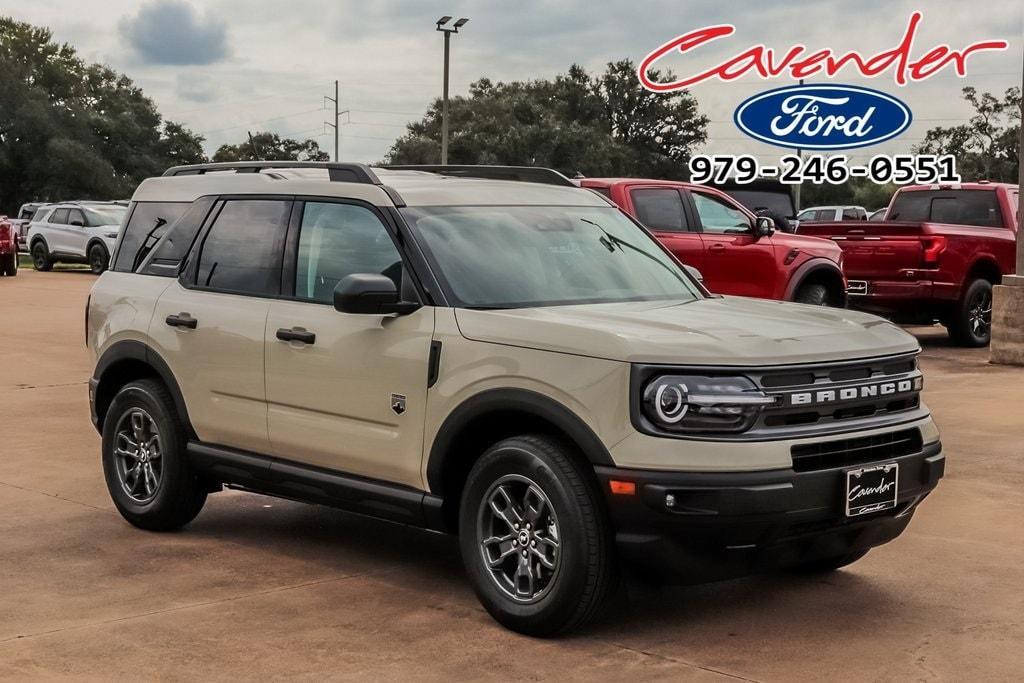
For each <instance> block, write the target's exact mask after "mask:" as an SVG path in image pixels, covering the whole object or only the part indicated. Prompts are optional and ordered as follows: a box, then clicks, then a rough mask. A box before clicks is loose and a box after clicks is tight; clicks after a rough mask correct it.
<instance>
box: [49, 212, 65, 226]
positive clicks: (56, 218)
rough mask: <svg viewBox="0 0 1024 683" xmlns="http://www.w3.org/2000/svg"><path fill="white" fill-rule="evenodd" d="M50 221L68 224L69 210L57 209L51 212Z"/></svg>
mask: <svg viewBox="0 0 1024 683" xmlns="http://www.w3.org/2000/svg"><path fill="white" fill-rule="evenodd" d="M49 222H50V223H59V224H60V225H67V222H68V210H67V209H57V210H55V211H54V212H53V213H51V214H50V220H49Z"/></svg>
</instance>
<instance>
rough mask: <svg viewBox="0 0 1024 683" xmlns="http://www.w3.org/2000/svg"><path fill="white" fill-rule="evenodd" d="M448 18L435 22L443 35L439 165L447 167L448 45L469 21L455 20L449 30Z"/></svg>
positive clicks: (449, 19)
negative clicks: (442, 92) (442, 91)
mask: <svg viewBox="0 0 1024 683" xmlns="http://www.w3.org/2000/svg"><path fill="white" fill-rule="evenodd" d="M451 20H452V18H451V17H449V16H444V17H441V18H440V19H438V20H437V30H438V31H440V32H441V33H443V34H444V95H443V97H442V99H441V165H442V166H447V165H448V54H449V44H450V42H451V37H452V34H453V33H458V32H459V29H460V28H462V27H463V26H465V25H466V22H468V21H469V19H466V18H465V17H463V18H461V19H458V20H456V22H455V23H454V24H452V26H451V27H450V28H449V27H447V26H446V24H447V23H448V22H449V21H451Z"/></svg>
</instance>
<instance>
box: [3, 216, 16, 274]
mask: <svg viewBox="0 0 1024 683" xmlns="http://www.w3.org/2000/svg"><path fill="white" fill-rule="evenodd" d="M17 274H18V233H17V231H16V230H15V229H14V225H12V224H11V221H10V219H8V218H7V216H0V275H17Z"/></svg>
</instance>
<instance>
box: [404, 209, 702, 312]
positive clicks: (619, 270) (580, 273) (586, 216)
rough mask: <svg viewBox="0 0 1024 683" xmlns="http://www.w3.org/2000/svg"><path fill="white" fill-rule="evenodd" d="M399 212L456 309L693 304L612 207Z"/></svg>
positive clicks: (689, 292)
mask: <svg viewBox="0 0 1024 683" xmlns="http://www.w3.org/2000/svg"><path fill="white" fill-rule="evenodd" d="M402 212H403V214H404V215H405V219H406V221H408V223H409V225H410V226H411V227H412V229H413V230H414V231H415V232H416V233H417V234H418V235H419V238H420V239H419V241H420V242H421V243H422V244H423V246H424V248H425V250H426V251H427V256H428V258H429V259H430V260H431V262H432V263H431V265H432V266H433V267H434V270H435V271H436V272H437V273H438V276H439V278H440V279H441V280H442V286H444V287H445V288H446V290H447V294H448V295H449V297H450V298H451V299H453V302H454V303H455V305H459V306H465V307H469V308H520V307H528V306H553V305H562V304H585V303H610V302H616V301H652V300H681V301H692V300H694V299H697V298H699V297H700V294H699V290H698V289H697V287H696V285H694V284H693V283H692V281H691V280H690V279H689V278H688V277H687V276H686V275H685V274H684V273H683V271H682V269H681V268H680V267H679V266H678V265H677V264H676V262H675V261H674V260H673V259H672V258H671V257H670V256H668V254H666V253H665V251H664V250H663V249H662V248H661V247H660V246H659V245H658V244H657V243H656V242H655V241H654V239H653V238H652V237H650V236H649V235H648V234H647V233H646V232H644V231H643V230H642V229H640V228H639V227H638V226H637V225H636V224H634V223H633V222H632V221H630V220H629V219H628V218H626V217H625V216H624V215H623V214H622V213H620V212H619V210H618V209H615V208H613V207H608V208H604V207H572V206H452V207H447V206H446V207H415V208H406V209H403V210H402Z"/></svg>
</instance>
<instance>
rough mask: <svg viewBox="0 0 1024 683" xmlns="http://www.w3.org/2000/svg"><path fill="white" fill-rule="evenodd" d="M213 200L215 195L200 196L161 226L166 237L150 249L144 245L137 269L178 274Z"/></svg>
mask: <svg viewBox="0 0 1024 683" xmlns="http://www.w3.org/2000/svg"><path fill="white" fill-rule="evenodd" d="M213 204H214V200H213V198H212V197H200V198H199V199H197V200H196V201H194V202H193V203H192V205H191V206H190V207H189V209H188V211H186V212H185V214H184V215H183V216H182V217H181V218H179V219H178V220H176V221H174V222H173V223H171V224H170V225H169V226H167V227H166V228H164V229H162V232H163V237H161V238H160V240H159V241H158V242H156V243H155V245H154V246H153V248H152V249H151V250H150V251H149V253H148V254H147V252H146V250H145V249H142V250H141V251H140V252H139V254H140V257H139V259H138V260H139V263H141V264H142V266H141V267H140V268H138V269H137V271H138V272H140V273H142V274H143V275H161V276H164V277H176V276H177V275H178V271H179V269H180V266H181V264H182V261H183V260H184V259H185V257H186V256H187V255H188V252H189V249H191V248H192V243H193V242H194V241H195V239H196V235H197V234H198V233H199V229H200V228H201V227H203V223H204V221H205V220H206V217H207V215H209V213H210V208H211V207H212V206H213ZM150 241H151V242H152V240H150Z"/></svg>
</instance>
